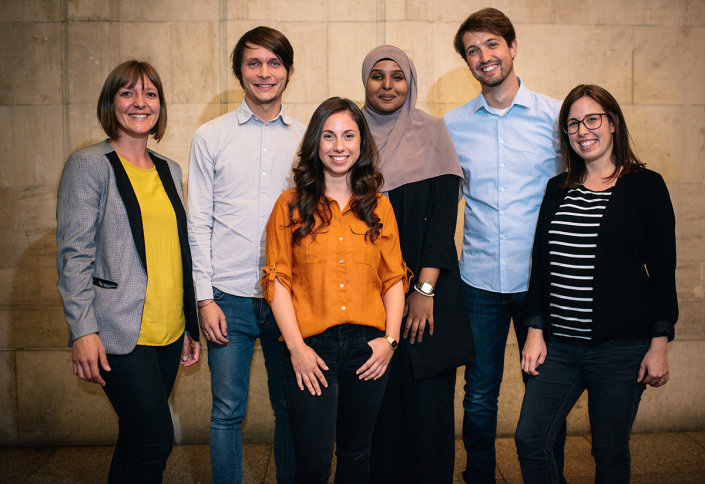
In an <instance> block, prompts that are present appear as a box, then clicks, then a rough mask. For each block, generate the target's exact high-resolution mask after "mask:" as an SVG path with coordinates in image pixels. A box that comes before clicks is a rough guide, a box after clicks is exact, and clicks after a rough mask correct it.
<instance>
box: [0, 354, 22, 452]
mask: <svg viewBox="0 0 705 484" xmlns="http://www.w3.org/2000/svg"><path fill="white" fill-rule="evenodd" d="M15 374H16V372H15V352H14V351H13V350H9V351H0V445H17V443H18V441H19V439H18V435H17V381H16V379H15Z"/></svg>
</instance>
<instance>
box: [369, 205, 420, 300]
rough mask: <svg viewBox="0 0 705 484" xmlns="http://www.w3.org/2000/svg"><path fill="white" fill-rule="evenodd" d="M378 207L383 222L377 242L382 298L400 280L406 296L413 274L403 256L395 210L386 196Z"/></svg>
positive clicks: (378, 271)
mask: <svg viewBox="0 0 705 484" xmlns="http://www.w3.org/2000/svg"><path fill="white" fill-rule="evenodd" d="M377 205H378V212H377V213H378V215H379V217H380V219H381V221H382V230H381V234H380V237H379V238H378V241H376V243H379V252H380V264H379V267H378V270H377V273H378V274H379V279H380V280H381V281H382V296H384V295H385V294H386V292H387V291H388V290H389V288H390V287H392V286H393V285H394V284H396V283H397V282H399V281H400V280H401V281H403V284H404V293H405V294H406V292H407V291H408V290H409V281H410V279H411V277H413V274H411V271H410V270H409V268H408V267H407V266H406V263H405V262H404V259H403V257H402V254H401V246H400V243H399V228H398V227H397V220H396V218H395V216H394V209H393V208H392V205H391V203H389V200H387V197H384V196H380V197H379V198H378V199H377Z"/></svg>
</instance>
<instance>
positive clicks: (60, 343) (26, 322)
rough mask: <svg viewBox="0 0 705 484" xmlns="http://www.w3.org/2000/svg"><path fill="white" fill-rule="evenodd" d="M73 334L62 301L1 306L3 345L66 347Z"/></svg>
mask: <svg viewBox="0 0 705 484" xmlns="http://www.w3.org/2000/svg"><path fill="white" fill-rule="evenodd" d="M69 336H70V333H69V328H68V326H67V325H66V321H65V319H64V309H63V306H62V305H61V304H55V305H51V306H37V305H27V304H12V305H8V306H3V307H0V341H2V343H0V347H2V349H29V348H65V347H66V346H67V344H68V341H69Z"/></svg>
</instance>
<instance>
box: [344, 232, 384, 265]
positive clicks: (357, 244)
mask: <svg viewBox="0 0 705 484" xmlns="http://www.w3.org/2000/svg"><path fill="white" fill-rule="evenodd" d="M368 229H369V227H368V226H367V224H366V223H365V222H363V221H362V220H356V221H355V222H353V223H351V224H350V232H351V239H352V259H353V262H356V263H359V264H367V265H370V266H372V267H374V268H375V269H377V266H379V258H380V255H379V248H378V247H377V244H373V243H372V242H371V241H370V240H369V238H368V239H365V234H366V233H367V230H368ZM377 239H378V240H379V237H378V238H377Z"/></svg>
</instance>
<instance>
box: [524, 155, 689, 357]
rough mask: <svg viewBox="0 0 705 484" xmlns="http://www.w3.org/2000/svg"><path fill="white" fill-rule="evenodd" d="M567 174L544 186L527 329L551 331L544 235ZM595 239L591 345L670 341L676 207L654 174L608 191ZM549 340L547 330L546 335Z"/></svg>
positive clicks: (674, 315)
mask: <svg viewBox="0 0 705 484" xmlns="http://www.w3.org/2000/svg"><path fill="white" fill-rule="evenodd" d="M564 179H565V174H560V175H558V176H555V177H553V178H552V179H551V180H549V182H548V185H547V186H546V194H545V195H544V198H543V202H542V203H541V209H540V211H539V218H538V225H537V228H536V237H535V239H534V248H533V253H532V269H531V277H530V280H529V292H528V294H527V297H526V301H525V304H524V310H523V320H524V323H525V324H526V325H528V326H531V327H535V328H539V329H549V326H550V318H549V294H550V268H549V264H548V230H549V227H550V224H551V220H552V219H553V217H554V214H555V213H556V210H557V209H558V206H559V205H560V203H561V202H562V201H563V198H564V197H565V195H566V193H567V192H568V189H565V188H561V187H560V184H561V182H562V181H563V180H564ZM611 191H612V196H611V197H610V201H609V202H608V203H607V208H606V209H605V212H604V215H603V217H602V220H601V222H600V228H599V230H598V234H597V249H596V254H595V272H594V293H593V315H592V320H593V323H592V325H593V326H592V344H593V345H598V344H600V343H603V342H605V341H610V340H628V339H642V338H651V337H655V336H668V339H669V341H670V340H672V339H673V337H674V329H673V325H674V324H675V323H676V321H677V320H678V300H677V296H676V278H675V272H676V236H675V223H676V222H675V216H674V214H673V205H671V199H670V197H669V195H668V189H667V188H666V184H665V182H664V181H663V178H661V175H659V174H658V173H656V172H653V171H651V170H647V169H642V170H639V171H637V172H634V173H630V174H628V175H625V176H623V177H622V178H619V179H618V180H617V184H616V185H615V186H614V187H613V188H612V190H611ZM544 334H545V335H546V336H547V337H548V336H549V335H550V330H548V331H544Z"/></svg>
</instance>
